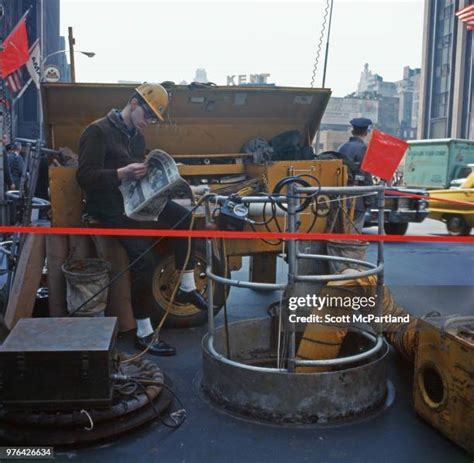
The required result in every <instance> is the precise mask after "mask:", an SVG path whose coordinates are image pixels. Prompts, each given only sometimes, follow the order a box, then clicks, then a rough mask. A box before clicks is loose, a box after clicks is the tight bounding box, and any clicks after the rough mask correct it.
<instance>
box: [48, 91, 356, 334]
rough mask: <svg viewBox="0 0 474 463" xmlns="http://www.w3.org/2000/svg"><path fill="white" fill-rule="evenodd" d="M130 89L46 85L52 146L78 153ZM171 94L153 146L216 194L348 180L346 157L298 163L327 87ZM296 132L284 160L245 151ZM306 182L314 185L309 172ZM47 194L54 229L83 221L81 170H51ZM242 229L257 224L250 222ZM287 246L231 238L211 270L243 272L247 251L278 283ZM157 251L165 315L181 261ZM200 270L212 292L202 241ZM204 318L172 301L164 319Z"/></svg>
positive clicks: (323, 208)
mask: <svg viewBox="0 0 474 463" xmlns="http://www.w3.org/2000/svg"><path fill="white" fill-rule="evenodd" d="M133 89H134V86H132V85H121V84H45V85H44V86H43V88H42V91H43V101H44V109H45V131H46V142H47V145H48V146H50V147H52V148H55V149H58V148H60V147H68V148H70V149H72V150H73V151H75V152H76V153H77V151H78V142H79V138H80V135H81V133H82V131H83V130H84V129H85V127H86V126H87V125H88V124H90V123H91V122H92V121H94V120H96V119H98V118H100V117H103V116H104V115H105V114H107V112H108V111H109V110H110V109H111V108H121V107H123V106H124V105H125V104H126V102H127V99H128V98H129V95H130V94H131V93H132V91H133ZM168 90H169V92H170V99H171V103H170V108H169V120H168V121H167V122H165V123H164V124H162V125H161V126H160V127H159V129H157V128H156V127H148V128H147V131H146V134H145V138H146V147H147V149H149V150H152V149H155V148H159V149H162V150H164V151H166V152H168V153H169V154H171V155H172V156H173V157H174V159H175V160H176V162H177V163H179V170H180V174H181V176H182V177H183V178H185V179H186V180H187V181H188V183H189V184H190V185H196V186H198V185H205V186H208V187H209V188H211V189H212V190H217V191H232V188H234V189H235V188H237V189H238V188H240V187H244V188H245V187H246V186H247V187H248V185H251V186H252V187H253V189H254V191H267V192H271V191H273V188H274V186H275V184H276V183H277V182H278V181H279V180H280V179H282V178H284V177H286V176H288V175H301V174H307V175H310V176H313V177H316V178H317V179H318V180H319V182H320V183H321V185H323V186H343V185H345V184H346V178H347V175H346V170H345V167H344V166H343V164H342V162H341V161H340V160H324V161H318V160H315V159H314V158H313V156H311V158H312V159H309V160H300V159H298V153H301V152H303V151H304V150H305V149H307V148H309V147H310V146H311V142H312V140H313V138H314V136H315V134H316V131H317V129H318V127H319V124H320V121H321V118H322V115H323V113H324V110H325V108H326V105H327V103H328V101H329V97H330V94H331V92H330V90H329V89H309V88H285V87H272V86H269V87H247V86H245V87H217V86H203V85H193V84H191V85H189V86H177V85H169V86H168ZM289 131H298V132H299V134H300V141H299V143H298V146H295V150H294V153H293V154H292V153H289V155H288V153H287V158H286V160H281V159H279V160H274V159H269V160H266V161H264V162H259V161H258V159H257V160H256V159H255V157H254V154H255V153H252V152H250V153H243V152H242V151H243V150H242V147H243V146H244V145H245V144H246V143H247V142H248V141H249V140H253V139H256V138H257V137H261V138H263V139H265V140H271V139H273V138H274V137H276V136H277V135H280V134H282V133H287V132H289ZM290 151H291V150H290ZM280 158H281V156H280ZM308 181H309V182H310V183H311V184H312V185H315V183H314V182H313V181H312V180H311V177H308ZM50 191H51V202H52V225H53V226H63V227H65V226H67V227H78V226H79V227H80V226H82V223H81V213H82V204H81V199H82V198H81V191H80V189H79V187H78V185H77V183H76V181H75V169H74V168H71V167H55V168H50ZM327 199H328V198H326V200H327ZM326 200H325V201H326ZM319 201H321V198H319ZM330 204H331V203H329V202H328V203H325V204H319V206H320V207H312V208H308V209H307V210H306V211H305V212H304V213H303V214H302V215H301V225H300V230H301V231H304V232H324V231H326V229H327V228H326V227H327V223H328V209H329V205H330ZM316 206H318V205H316ZM260 220H261V217H260ZM202 225H203V221H202V213H201V214H200V213H198V214H197V216H196V226H195V228H200V227H202ZM284 227H285V223H284V215H283V214H281V215H279V216H278V217H276V220H275V221H274V222H273V223H272V224H271V225H269V226H267V227H263V226H255V228H254V229H256V230H257V231H267V230H269V231H279V230H284ZM245 230H252V228H249V226H248V225H247V226H246V228H245ZM282 245H284V244H282V243H281V242H274V241H268V240H267V241H263V240H260V239H251V240H249V239H232V240H226V246H225V254H226V256H227V259H224V258H223V257H222V253H221V254H220V255H219V253H215V254H216V262H214V268H217V269H218V271H219V272H220V273H221V274H224V272H226V271H227V272H229V271H231V270H236V269H238V268H240V266H241V260H242V259H241V258H242V256H250V257H251V266H250V267H251V276H250V277H251V278H250V279H251V280H252V281H263V282H270V281H274V279H275V273H276V257H277V255H278V254H279V253H281V252H282ZM156 257H157V259H156V260H157V264H156V269H155V272H154V280H153V281H154V282H153V291H154V295H155V300H156V306H157V313H158V314H162V313H163V311H164V310H165V307H166V306H167V304H168V301H169V298H170V296H171V294H172V290H173V288H174V284H175V283H176V274H175V269H174V259H173V255H172V251H170V246H167V245H166V240H164V241H163V242H161V243H160V245H159V246H158V248H157V250H156ZM196 272H197V273H198V275H197V277H198V278H197V281H198V282H199V287H200V288H199V289H200V290H202V291H206V288H207V278H206V275H205V253H204V252H203V248H202V247H201V248H200V247H199V246H198V250H197V266H196ZM215 291H216V294H215V295H214V300H215V301H216V303H217V304H218V305H220V306H222V304H223V303H224V298H225V292H224V288H223V287H222V286H219V285H216V289H215ZM205 319H206V314H205V313H202V312H200V311H198V310H197V309H196V308H194V307H193V306H184V305H177V304H174V305H172V306H171V309H170V316H169V318H168V322H167V323H168V326H170V325H171V326H190V325H195V324H199V323H204V322H205Z"/></svg>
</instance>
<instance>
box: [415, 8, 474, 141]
mask: <svg viewBox="0 0 474 463" xmlns="http://www.w3.org/2000/svg"><path fill="white" fill-rule="evenodd" d="M470 3H471V1H470V0H425V18H424V33H423V62H422V73H421V83H420V103H419V105H420V107H419V114H420V115H419V124H418V138H421V139H423V138H463V139H472V138H473V136H474V117H473V112H472V107H473V104H474V91H473V84H474V75H473V43H474V42H473V40H474V39H473V34H474V31H472V30H471V31H468V30H467V28H466V25H465V24H463V23H462V22H460V21H459V20H458V19H457V17H456V15H455V14H456V12H457V11H459V10H460V9H462V8H464V7H466V6H468V5H469V4H470Z"/></svg>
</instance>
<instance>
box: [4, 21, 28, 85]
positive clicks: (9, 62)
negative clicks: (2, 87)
mask: <svg viewBox="0 0 474 463" xmlns="http://www.w3.org/2000/svg"><path fill="white" fill-rule="evenodd" d="M28 50H29V46H28V35H27V33H26V18H24V17H23V18H22V19H21V20H20V22H19V23H18V24H17V25H16V26H15V28H14V29H13V30H12V31H11V32H10V35H9V36H8V37H7V38H6V39H5V41H4V42H3V51H2V52H0V75H1V76H2V77H3V78H5V77H7V76H8V75H9V74H11V73H12V72H14V71H16V70H17V69H18V68H20V67H21V66H23V65H24V64H25V63H26V62H27V61H28V59H29V57H30V55H29V53H28Z"/></svg>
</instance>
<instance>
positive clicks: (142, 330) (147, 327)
mask: <svg viewBox="0 0 474 463" xmlns="http://www.w3.org/2000/svg"><path fill="white" fill-rule="evenodd" d="M136 322H137V336H138V337H139V338H146V337H147V336H149V335H150V334H151V333H153V331H154V330H153V327H152V326H151V321H150V319H149V318H143V319H141V320H139V319H138V318H137V319H136Z"/></svg>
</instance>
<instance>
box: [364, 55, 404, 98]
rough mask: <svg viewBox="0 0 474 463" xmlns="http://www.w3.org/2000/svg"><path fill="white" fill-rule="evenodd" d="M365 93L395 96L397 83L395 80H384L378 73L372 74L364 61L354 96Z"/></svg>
mask: <svg viewBox="0 0 474 463" xmlns="http://www.w3.org/2000/svg"><path fill="white" fill-rule="evenodd" d="M367 94H372V95H378V96H381V97H396V96H397V85H396V83H395V82H385V81H384V80H383V77H382V76H380V75H379V74H373V73H372V71H371V70H370V69H369V65H368V64H367V63H366V64H365V66H364V70H363V71H362V73H361V74H360V80H359V84H358V85H357V92H355V95H356V96H364V95H367Z"/></svg>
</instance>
